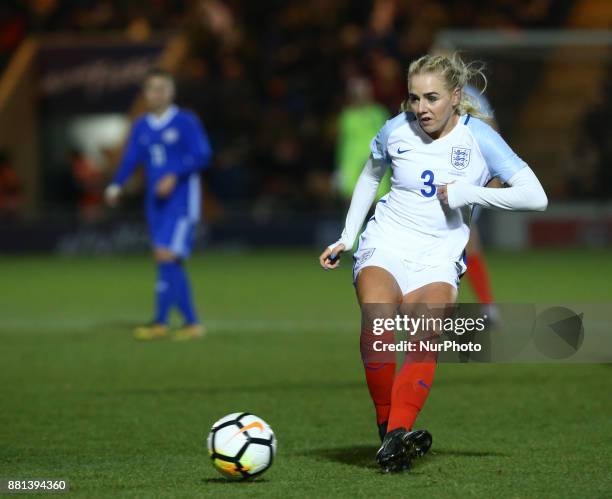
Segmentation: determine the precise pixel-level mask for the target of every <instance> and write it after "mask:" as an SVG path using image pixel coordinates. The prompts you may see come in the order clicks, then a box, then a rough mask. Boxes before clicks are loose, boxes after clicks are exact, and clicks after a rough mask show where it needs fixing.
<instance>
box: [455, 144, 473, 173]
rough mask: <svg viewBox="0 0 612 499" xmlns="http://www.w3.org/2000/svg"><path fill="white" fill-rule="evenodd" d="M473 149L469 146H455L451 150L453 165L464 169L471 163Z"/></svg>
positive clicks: (458, 168)
mask: <svg viewBox="0 0 612 499" xmlns="http://www.w3.org/2000/svg"><path fill="white" fill-rule="evenodd" d="M471 152H472V150H471V149H468V148H467V147H453V150H452V151H451V165H453V166H454V167H455V168H457V170H463V169H464V168H465V167H467V165H469V164H470V154H471Z"/></svg>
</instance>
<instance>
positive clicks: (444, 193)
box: [436, 181, 455, 206]
mask: <svg viewBox="0 0 612 499" xmlns="http://www.w3.org/2000/svg"><path fill="white" fill-rule="evenodd" d="M454 183H455V182H454V181H453V182H449V183H448V184H444V185H438V186H437V187H436V192H437V193H438V199H439V200H440V202H441V203H442V204H443V205H444V206H448V186H449V185H450V184H454Z"/></svg>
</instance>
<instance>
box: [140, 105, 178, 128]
mask: <svg viewBox="0 0 612 499" xmlns="http://www.w3.org/2000/svg"><path fill="white" fill-rule="evenodd" d="M176 113H178V107H176V106H175V105H172V106H170V107H168V109H166V110H165V111H164V113H163V114H162V115H161V116H155V115H154V114H153V113H148V114H147V123H148V124H149V126H150V127H151V128H153V129H154V130H159V129H160V128H163V127H164V126H166V125H167V124H168V123H170V121H171V120H172V118H174V117H175V116H176Z"/></svg>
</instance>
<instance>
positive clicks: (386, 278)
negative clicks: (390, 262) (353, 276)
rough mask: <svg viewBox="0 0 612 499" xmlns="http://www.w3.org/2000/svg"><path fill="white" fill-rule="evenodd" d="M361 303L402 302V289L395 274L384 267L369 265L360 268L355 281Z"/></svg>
mask: <svg viewBox="0 0 612 499" xmlns="http://www.w3.org/2000/svg"><path fill="white" fill-rule="evenodd" d="M355 289H356V291H357V299H358V300H359V303H361V304H364V303H393V304H399V303H401V302H402V291H401V289H400V287H399V285H398V284H397V281H396V280H395V277H393V275H392V274H391V273H390V272H389V271H387V270H385V269H384V268H382V267H377V266H369V267H364V268H363V269H361V270H360V272H359V274H358V275H357V280H356V283H355Z"/></svg>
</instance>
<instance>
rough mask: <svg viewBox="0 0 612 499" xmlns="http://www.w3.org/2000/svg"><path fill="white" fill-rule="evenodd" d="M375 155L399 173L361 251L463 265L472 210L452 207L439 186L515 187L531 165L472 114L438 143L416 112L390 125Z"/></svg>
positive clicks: (364, 237)
mask: <svg viewBox="0 0 612 499" xmlns="http://www.w3.org/2000/svg"><path fill="white" fill-rule="evenodd" d="M371 151H372V157H373V158H374V159H375V160H382V161H384V162H386V163H387V164H388V165H389V166H390V167H391V168H392V177H391V191H390V192H389V194H387V195H386V196H384V197H383V198H382V199H381V200H380V201H379V202H378V204H377V206H376V210H375V213H374V216H373V217H372V218H370V220H369V221H368V224H367V226H366V228H365V230H364V231H363V233H362V235H361V237H360V238H359V249H366V248H377V247H381V248H382V247H384V248H386V249H387V250H390V251H393V252H394V253H397V254H398V256H401V258H402V259H404V260H405V261H409V262H410V261H413V262H419V263H422V264H431V265H437V264H440V263H445V262H449V261H450V262H459V261H460V260H461V258H462V253H463V250H464V248H465V245H466V244H467V241H468V238H469V224H470V215H471V206H464V207H462V208H458V209H451V208H449V207H447V206H444V205H443V204H442V203H441V202H440V200H439V199H438V198H437V196H436V189H437V187H436V186H438V185H441V184H448V183H451V182H454V181H456V182H462V183H467V184H471V185H475V186H483V185H485V184H486V183H487V182H488V181H489V180H490V179H491V178H492V177H499V178H500V179H501V181H502V182H506V181H508V180H509V179H510V178H511V177H512V176H513V175H514V174H515V173H517V172H518V171H519V170H521V169H522V168H525V167H526V166H527V165H526V163H525V162H524V161H522V160H521V159H520V158H519V157H518V156H517V155H516V154H515V153H514V152H513V151H512V149H510V147H509V146H508V145H507V144H506V142H505V141H504V140H503V139H502V138H501V137H500V136H499V134H498V133H497V132H495V130H493V129H492V128H491V127H490V126H489V125H487V124H486V123H485V122H483V121H482V120H479V119H477V118H474V117H471V116H470V115H465V116H461V117H460V119H459V121H458V123H457V125H456V126H455V127H454V128H453V130H452V131H451V132H450V133H448V134H447V135H445V136H443V137H441V138H439V139H436V140H433V139H432V138H431V137H429V135H427V134H426V133H425V132H424V131H423V130H422V129H421V127H420V126H419V123H418V121H417V120H416V118H415V116H414V114H412V113H402V114H400V115H398V116H396V117H395V118H392V119H390V120H389V121H387V123H386V124H385V125H384V127H383V128H382V129H381V130H380V132H379V133H378V134H377V135H376V137H375V138H374V140H373V141H372V144H371Z"/></svg>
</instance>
